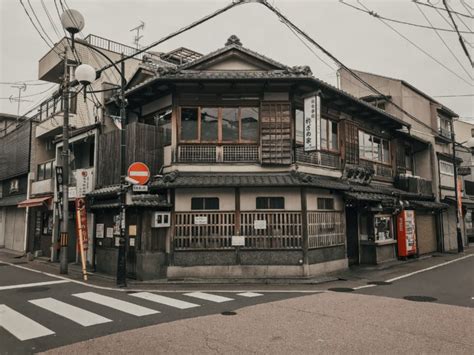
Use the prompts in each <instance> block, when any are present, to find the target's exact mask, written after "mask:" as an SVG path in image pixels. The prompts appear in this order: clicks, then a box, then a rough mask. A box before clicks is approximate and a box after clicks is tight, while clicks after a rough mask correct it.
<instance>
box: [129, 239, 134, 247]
mask: <svg viewBox="0 0 474 355" xmlns="http://www.w3.org/2000/svg"><path fill="white" fill-rule="evenodd" d="M129 242H130V246H131V247H134V246H135V238H130V240H129Z"/></svg>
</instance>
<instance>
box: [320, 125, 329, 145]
mask: <svg viewBox="0 0 474 355" xmlns="http://www.w3.org/2000/svg"><path fill="white" fill-rule="evenodd" d="M320 132H321V149H328V121H327V120H326V119H325V118H321V131H320Z"/></svg>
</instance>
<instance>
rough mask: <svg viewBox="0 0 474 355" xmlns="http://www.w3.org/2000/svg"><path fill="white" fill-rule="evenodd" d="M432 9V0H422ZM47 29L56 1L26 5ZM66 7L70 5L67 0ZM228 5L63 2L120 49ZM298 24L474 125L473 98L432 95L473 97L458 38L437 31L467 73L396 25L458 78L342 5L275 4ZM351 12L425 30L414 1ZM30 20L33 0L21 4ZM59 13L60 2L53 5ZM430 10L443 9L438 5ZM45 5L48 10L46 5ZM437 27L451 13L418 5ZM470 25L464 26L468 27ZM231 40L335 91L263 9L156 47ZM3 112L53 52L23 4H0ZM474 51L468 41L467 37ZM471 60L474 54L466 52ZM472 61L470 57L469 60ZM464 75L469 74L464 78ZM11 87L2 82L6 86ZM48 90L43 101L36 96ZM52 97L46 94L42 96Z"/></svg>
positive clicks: (457, 0)
mask: <svg viewBox="0 0 474 355" xmlns="http://www.w3.org/2000/svg"><path fill="white" fill-rule="evenodd" d="M419 1H422V2H425V3H427V2H428V0H419ZM29 2H30V3H31V5H32V7H33V9H34V10H35V13H36V15H37V16H38V18H39V20H40V22H41V24H42V25H43V27H44V29H45V30H46V32H47V33H48V35H49V37H51V38H52V40H53V41H57V40H58V38H59V37H58V35H57V34H56V33H55V32H54V29H53V26H52V25H51V23H50V21H49V19H48V17H47V14H46V11H45V9H44V7H46V9H47V10H48V12H49V15H50V16H51V18H52V19H53V21H54V22H55V24H56V26H57V27H58V29H59V30H61V27H60V23H59V18H58V14H57V12H56V8H55V1H54V0H43V1H41V0H30V1H29ZM62 2H63V3H64V0H62ZM230 2H231V0H214V1H210V0H187V1H184V0H173V1H171V0H170V1H165V0H133V1H132V0H100V1H97V0H66V3H67V5H68V6H69V7H70V8H73V9H76V10H79V11H80V12H81V13H82V14H83V15H84V18H85V21H86V26H85V28H84V30H83V33H84V34H86V35H87V34H89V33H93V34H95V35H98V36H102V37H106V38H109V39H112V40H114V41H117V42H121V43H124V44H129V45H133V36H134V33H133V32H130V29H132V28H134V27H136V26H137V25H139V24H140V21H144V22H145V29H144V32H143V38H142V39H141V41H140V44H142V45H147V44H149V43H151V42H153V41H155V40H157V39H159V38H161V37H163V36H165V35H167V34H168V33H170V32H173V31H175V30H176V29H178V28H180V27H182V26H185V25H187V24H189V23H190V22H192V21H194V20H197V19H198V18H200V17H202V16H204V15H206V14H209V13H211V12H213V11H215V10H216V9H218V8H220V7H223V6H225V5H226V4H229V3H230ZM270 2H271V3H272V4H273V5H274V6H276V7H278V9H279V10H280V11H282V12H283V13H284V14H285V15H286V16H287V17H289V18H290V20H292V21H293V22H294V23H295V24H296V25H298V26H300V28H302V29H304V30H305V31H306V32H307V33H308V34H309V35H310V36H311V37H312V38H314V39H315V40H316V41H317V42H318V43H320V44H321V45H322V46H323V47H325V48H326V49H327V50H328V51H330V52H331V53H332V54H333V55H335V56H336V57H337V58H338V59H339V60H340V61H342V62H343V63H344V64H345V65H346V66H348V67H350V68H354V69H358V70H363V71H368V72H373V73H376V74H381V75H386V76H390V77H395V78H400V79H403V80H406V81H408V82H409V83H411V84H412V85H414V86H416V87H417V88H419V89H420V90H422V91H424V92H426V93H427V94H429V95H431V96H434V97H435V98H436V100H438V101H440V102H441V103H443V104H444V105H446V106H448V107H449V108H451V109H452V110H454V111H455V112H456V113H458V114H459V115H460V117H461V118H465V119H469V120H470V121H471V122H474V108H473V97H472V96H462V97H436V96H444V95H472V94H473V88H472V84H473V80H472V79H470V78H469V76H468V74H469V75H470V76H472V75H473V71H472V67H471V65H470V63H469V61H468V59H467V57H466V55H465V54H464V52H463V51H462V49H461V46H460V44H459V41H458V38H457V35H456V34H455V33H451V32H439V33H440V35H441V36H442V37H443V39H444V41H445V42H446V43H447V44H448V46H449V47H450V48H451V50H452V51H453V53H454V55H455V56H456V57H457V58H458V60H459V61H460V62H461V64H462V65H463V67H464V70H463V69H462V68H461V66H460V64H459V63H458V62H457V61H456V59H455V58H454V57H453V56H452V54H451V53H450V52H449V51H448V49H447V48H446V47H445V46H444V44H443V43H442V42H441V40H440V39H439V37H438V36H437V34H436V33H435V31H433V30H432V29H424V28H417V27H411V26H407V25H403V24H396V23H390V24H391V26H393V27H394V28H396V29H397V30H398V31H400V32H401V33H402V34H403V35H405V36H406V37H408V38H409V39H410V40H411V41H413V42H415V43H416V44H417V45H419V46H420V47H422V48H423V49H424V50H425V51H426V52H428V53H429V54H430V55H431V56H433V57H434V58H436V59H437V60H438V61H440V62H442V63H443V64H444V65H445V66H446V67H448V68H449V69H451V70H452V71H453V72H455V73H456V74H457V75H459V76H461V77H462V78H464V80H465V81H467V83H466V82H464V81H462V80H461V79H460V78H458V77H457V76H456V75H455V74H453V73H451V72H449V71H448V70H446V69H445V68H443V67H442V66H441V65H440V64H438V63H436V62H435V61H434V60H433V59H431V58H429V57H428V56H427V55H425V54H423V53H422V52H421V51H420V50H419V49H417V48H415V47H414V46H413V45H411V44H410V43H409V42H408V41H407V40H405V39H403V38H401V37H400V36H399V35H398V34H396V33H395V32H393V31H392V30H391V29H389V28H388V27H387V26H386V25H384V24H383V23H382V22H380V21H379V20H378V19H376V18H374V17H371V16H370V15H368V14H366V13H363V12H360V11H357V10H355V9H352V8H350V7H348V6H345V5H343V4H341V3H340V2H339V0H299V1H298V0H291V1H290V0H271V1H270ZM345 2H347V3H350V4H352V5H354V6H358V7H362V6H361V3H362V4H363V5H365V6H366V7H367V8H369V9H370V10H373V11H375V12H377V13H378V14H379V15H381V16H385V17H389V18H393V19H397V20H402V21H407V22H412V23H417V24H421V25H429V24H428V23H427V22H426V19H425V18H424V17H423V15H422V14H421V13H420V11H419V10H418V8H417V6H416V5H415V4H414V3H413V2H412V0H391V1H390V0H378V1H374V0H360V2H359V3H358V2H357V1H356V0H345ZM23 3H24V4H25V6H26V7H27V9H28V12H29V13H30V15H31V16H32V18H33V19H34V15H33V12H32V11H31V8H30V7H29V5H28V0H23ZM56 3H57V4H58V7H59V10H60V11H61V7H60V0H56ZM429 3H431V4H434V5H437V6H438V7H440V6H443V2H442V0H430V1H429ZM448 3H449V4H450V6H451V7H452V9H453V10H456V11H459V12H462V13H466V14H467V13H468V11H470V12H471V14H472V13H473V12H474V10H472V8H474V3H473V0H450V1H449V2H448ZM43 6H44V7H43ZM420 8H421V9H422V11H423V13H424V14H425V15H426V16H427V17H428V19H429V20H430V21H431V22H432V24H433V25H434V26H436V27H440V28H449V27H448V25H449V24H448V23H447V22H446V20H449V18H448V17H447V16H446V13H444V12H442V13H443V14H444V15H445V18H446V20H445V19H443V18H442V17H441V16H440V15H439V13H438V12H437V11H436V10H435V9H432V8H428V7H425V6H420ZM461 20H462V21H464V23H463V22H462V21H461ZM455 21H456V22H457V23H458V26H459V29H460V30H464V31H470V30H468V29H467V28H466V25H467V26H470V27H471V29H472V20H471V19H468V18H466V17H460V18H459V17H455ZM232 34H235V35H237V36H238V37H239V38H240V39H241V41H242V44H243V45H244V46H245V47H247V48H250V49H252V50H255V51H257V52H260V53H262V54H264V55H267V56H269V57H271V58H273V59H275V60H277V61H280V62H282V63H284V64H287V65H291V66H293V65H309V66H310V67H311V69H312V71H313V74H314V75H315V76H316V77H318V78H320V79H322V80H325V81H327V82H329V83H331V84H334V85H336V75H335V72H336V68H337V67H336V65H335V64H334V63H333V62H332V61H331V59H330V58H328V57H326V56H325V55H324V54H323V53H321V52H320V51H319V50H318V49H316V48H314V51H315V52H316V54H317V55H318V56H319V57H321V58H322V59H323V60H324V61H325V62H326V63H327V64H325V63H322V62H321V61H320V60H319V59H318V58H317V57H316V56H315V54H313V53H311V52H310V50H309V49H308V48H306V47H305V46H304V44H303V43H301V41H300V40H299V39H298V38H297V37H296V36H295V35H294V34H293V33H292V32H291V31H290V30H289V29H288V28H287V27H286V26H285V25H284V24H283V23H282V22H280V21H279V20H278V18H277V17H276V16H275V15H274V14H273V13H271V12H270V11H269V10H268V9H266V8H265V7H264V6H262V5H260V4H244V5H241V6H237V7H236V8H233V9H231V10H230V11H228V12H226V13H224V14H222V15H220V16H219V17H217V18H215V19H213V20H210V21H209V22H206V23H205V24H203V25H200V26H199V27H197V28H194V29H192V30H190V31H189V32H187V33H185V34H183V35H180V36H178V37H177V38H174V39H173V40H170V41H168V42H165V43H164V44H162V45H160V46H158V47H156V48H155V50H157V51H160V52H161V51H168V50H172V49H174V48H177V47H181V46H184V47H188V48H191V49H193V50H195V51H197V52H200V53H203V54H205V53H208V52H210V51H213V50H215V49H217V48H221V47H223V46H224V44H225V42H226V40H227V38H228V37H229V36H230V35H232ZM0 36H1V38H0V82H1V84H0V98H1V99H0V112H6V113H12V114H15V113H16V111H17V104H16V103H11V102H10V101H9V100H8V98H9V97H10V96H11V95H13V96H17V95H18V89H15V88H12V87H11V86H10V85H9V84H8V83H11V82H20V81H31V82H30V83H33V84H38V83H39V82H37V81H36V82H35V81H34V80H37V78H38V61H39V59H40V58H41V57H42V56H43V55H44V54H46V53H47V51H48V50H49V47H48V46H47V45H46V43H45V42H44V41H43V40H42V39H41V38H40V36H39V34H38V33H37V32H36V30H35V28H34V27H33V25H32V24H31V23H30V21H29V19H28V17H27V15H26V13H25V10H24V9H23V7H22V6H21V4H20V1H19V0H0ZM464 36H465V38H466V39H467V40H468V41H469V42H470V44H471V45H474V38H473V36H472V35H467V34H464ZM467 48H468V49H469V50H470V51H471V53H473V52H474V51H472V47H471V46H469V45H468V47H467ZM473 54H474V53H473ZM466 71H467V73H466ZM5 83H6V84H5ZM50 87H51V84H45V85H34V86H33V85H29V86H28V87H27V90H26V91H25V92H22V96H23V97H25V99H27V100H30V101H28V102H22V103H21V110H20V113H22V114H23V113H25V112H26V111H27V110H28V109H29V108H31V107H34V106H35V104H37V103H39V102H40V100H41V99H43V98H45V95H47V94H48V93H49V92H44V91H45V90H47V89H49V88H50ZM41 92H43V93H42V94H39V93H41ZM46 97H47V96H46Z"/></svg>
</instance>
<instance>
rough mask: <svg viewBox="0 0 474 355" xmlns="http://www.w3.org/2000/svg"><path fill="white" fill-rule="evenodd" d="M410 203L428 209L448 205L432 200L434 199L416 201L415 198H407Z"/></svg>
mask: <svg viewBox="0 0 474 355" xmlns="http://www.w3.org/2000/svg"><path fill="white" fill-rule="evenodd" d="M409 201H410V205H413V206H415V207H422V208H428V209H433V210H445V209H447V208H448V207H449V205H448V204H446V203H440V202H434V201H417V200H413V201H412V200H409Z"/></svg>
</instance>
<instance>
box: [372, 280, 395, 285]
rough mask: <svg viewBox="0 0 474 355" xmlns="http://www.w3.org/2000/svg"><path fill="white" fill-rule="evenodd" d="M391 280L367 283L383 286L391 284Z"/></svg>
mask: <svg viewBox="0 0 474 355" xmlns="http://www.w3.org/2000/svg"><path fill="white" fill-rule="evenodd" d="M391 284H392V283H391V282H387V281H369V282H367V285H377V286H384V285H391Z"/></svg>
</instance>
